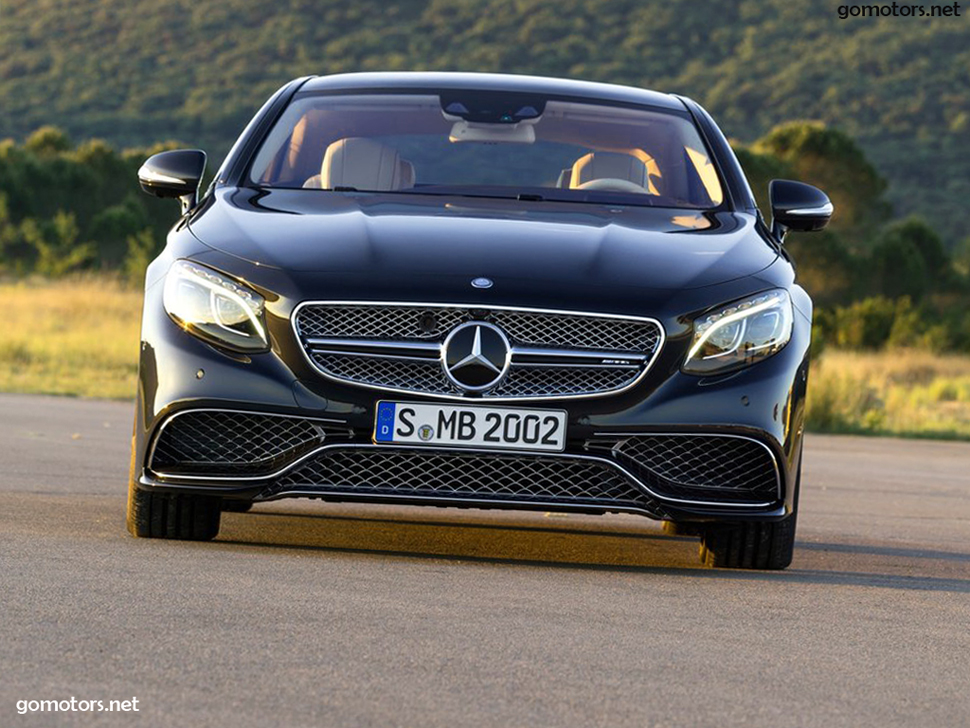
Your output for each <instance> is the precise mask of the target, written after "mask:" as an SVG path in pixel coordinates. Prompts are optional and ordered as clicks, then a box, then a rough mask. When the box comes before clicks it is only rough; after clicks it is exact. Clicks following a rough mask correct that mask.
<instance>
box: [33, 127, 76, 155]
mask: <svg viewBox="0 0 970 728" xmlns="http://www.w3.org/2000/svg"><path fill="white" fill-rule="evenodd" d="M24 146H25V147H26V148H27V149H29V150H30V151H32V152H34V154H40V155H54V154H59V153H61V152H66V151H68V150H69V149H70V148H71V140H70V138H69V137H68V136H67V134H66V133H64V131H63V130H61V129H58V128H57V127H56V126H42V127H40V129H38V130H37V131H35V132H34V133H33V134H31V135H30V136H29V137H27V141H26V142H25V143H24Z"/></svg>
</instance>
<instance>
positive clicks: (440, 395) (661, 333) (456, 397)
mask: <svg viewBox="0 0 970 728" xmlns="http://www.w3.org/2000/svg"><path fill="white" fill-rule="evenodd" d="M304 306H361V307H366V306H388V307H399V308H404V307H412V306H413V307H416V308H458V309H467V310H470V311H471V310H476V309H484V310H489V311H521V312H523V313H545V314H555V315H561V316H576V317H585V318H603V319H615V320H618V321H635V322H637V323H648V324H653V325H654V326H656V327H657V331H658V340H657V345H656V347H655V348H654V351H653V354H652V355H651V356H650V357H649V359H647V360H646V364H645V365H644V367H643V371H642V372H640V376H638V377H636V378H634V379H633V380H632V381H630V382H628V383H627V384H625V385H623V386H622V387H619V388H617V389H610V390H607V391H605V392H589V393H580V394H547V395H528V396H524V397H507V396H506V397H503V396H497V395H494V396H489V395H488V394H487V393H486V394H484V395H479V396H478V397H475V398H474V399H477V400H479V401H487V402H528V401H535V400H552V399H591V398H594V397H610V396H613V395H615V394H620V393H621V392H625V391H627V390H628V389H631V388H632V387H635V386H636V385H637V384H639V383H640V382H642V381H643V380H644V379H645V378H646V376H647V374H648V373H649V372H650V370H651V369H652V368H653V365H654V364H656V362H657V359H658V358H659V357H660V353H661V352H662V351H663V348H664V344H665V343H666V341H667V332H666V330H665V329H664V327H663V324H662V323H661V322H660V321H659V320H658V319H655V318H651V317H649V316H630V315H626V314H612V313H597V312H593V311H567V310H563V309H552V308H530V307H523V306H503V305H489V304H478V303H424V302H422V301H346V300H338V301H301V302H300V303H299V304H297V305H296V306H294V308H293V310H292V311H291V312H290V328H291V329H292V330H293V335H294V336H295V337H296V343H297V345H298V347H299V349H300V351H301V352H302V353H303V358H304V359H305V360H306V362H307V364H309V365H310V367H311V368H312V369H313V370H314V371H316V372H317V373H318V374H320V375H321V376H323V377H325V378H326V379H329V380H330V381H332V382H337V383H338V384H343V385H349V386H353V387H363V388H365V389H372V390H379V391H381V392H394V393H398V394H407V395H411V396H415V397H430V398H434V399H444V400H448V401H452V402H455V401H457V402H464V401H468V400H469V399H471V397H468V396H466V395H462V394H448V393H444V392H417V391H414V390H412V389H401V388H397V387H385V386H381V385H377V384H367V383H366V382H358V381H356V380H353V379H345V378H343V377H338V376H335V375H333V374H331V373H329V372H327V371H326V370H324V369H322V368H321V367H320V366H318V365H317V363H316V362H314V361H313V358H312V357H311V356H310V353H309V352H308V351H307V347H306V346H305V345H304V343H303V339H302V337H301V336H300V330H299V327H298V326H297V319H298V318H299V313H300V311H301V309H303V307H304ZM605 358H613V357H605ZM644 358H645V359H646V357H644Z"/></svg>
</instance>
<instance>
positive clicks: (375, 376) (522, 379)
mask: <svg viewBox="0 0 970 728" xmlns="http://www.w3.org/2000/svg"><path fill="white" fill-rule="evenodd" d="M469 321H485V322H489V323H491V324H493V325H495V326H497V327H499V328H500V329H501V330H502V331H504V332H505V334H506V335H507V337H508V339H509V342H510V343H511V345H512V347H513V351H514V350H515V349H516V347H520V348H522V349H523V350H529V352H530V356H531V357H532V358H531V359H530V360H528V361H519V360H518V359H516V357H515V355H513V359H512V366H511V369H510V370H509V373H508V375H507V376H506V377H505V379H504V380H503V381H501V382H499V383H498V384H497V385H496V386H495V387H494V388H493V389H492V390H490V391H486V392H483V393H481V396H482V397H483V398H486V399H487V398H489V397H503V398H541V397H569V396H580V395H592V394H604V393H609V392H613V391H617V390H620V389H623V388H625V387H627V386H630V385H631V384H632V383H634V382H635V381H636V380H637V379H638V378H639V377H640V375H641V374H642V373H643V371H644V369H645V368H646V367H647V366H648V363H649V362H650V361H652V360H653V358H654V357H655V356H656V355H657V353H658V352H659V348H660V344H661V341H662V339H663V332H662V330H661V328H660V326H659V325H658V324H657V323H655V322H653V321H648V320H639V319H623V318H616V317H611V316H605V315H604V316H595V315H588V314H573V313H560V312H547V311H524V310H511V309H484V308H483V309H478V308H472V307H463V306H421V305H399V306H396V305H388V304H379V303H375V304H340V303H334V304H324V303H320V304H310V305H304V306H302V307H301V308H300V310H299V311H298V313H297V315H296V318H295V325H296V331H297V333H298V335H299V336H300V338H301V342H302V344H303V346H304V348H305V349H306V351H307V353H308V355H309V356H310V359H311V361H312V362H313V364H314V365H315V366H316V367H317V368H318V369H319V370H320V371H322V372H323V373H325V374H327V375H329V376H331V377H335V378H337V379H340V380H343V381H347V382H352V383H358V384H366V385H368V386H372V387H383V388H387V389H396V390H403V391H407V392H420V393H425V394H440V395H449V396H455V395H460V394H461V391H460V390H458V389H457V388H456V387H455V386H454V385H453V384H452V383H451V382H450V381H449V379H448V378H447V377H446V376H445V374H444V371H443V369H442V365H441V363H440V361H439V357H437V356H436V355H435V350H434V349H432V350H431V353H430V356H427V355H425V357H424V360H420V358H418V359H416V358H415V357H413V356H394V355H393V351H391V352H388V353H390V354H392V355H387V353H386V354H385V355H384V356H377V355H375V354H374V353H368V351H367V350H365V348H364V347H365V346H366V345H367V343H368V342H370V343H371V345H372V346H373V345H374V344H375V343H379V342H391V343H396V344H402V343H407V342H414V343H416V344H422V345H423V346H424V347H427V346H428V345H429V344H432V345H433V344H439V345H441V344H443V342H444V340H445V339H446V337H447V336H448V334H449V332H451V331H452V330H453V329H454V328H455V327H456V326H459V325H461V324H463V323H466V322H469ZM311 340H315V341H314V342H313V343H311ZM328 340H329V341H331V342H332V341H339V347H340V352H339V353H338V352H335V351H334V350H333V346H332V345H329V346H328V344H327V341H328ZM355 341H359V342H361V347H362V348H361V349H360V350H356V349H354V345H353V342H355ZM543 350H545V351H547V352H549V354H548V356H546V357H545V358H544V357H543V355H542V352H543ZM425 351H427V349H425ZM563 351H566V352H588V353H589V354H592V356H591V357H590V358H591V359H592V361H591V362H590V366H582V365H579V366H575V365H574V366H564V365H563V360H562V356H561V355H560V358H559V359H558V360H557V359H556V357H555V356H553V354H554V353H555V352H563ZM536 352H538V353H536ZM589 354H587V356H589ZM624 355H625V356H627V357H628V359H627V361H626V362H625V363H624V362H622V361H621V362H619V363H617V362H616V361H615V358H616V357H617V356H621V357H622V356H624ZM599 357H602V359H600V358H599ZM583 364H585V362H583ZM631 364H632V366H631ZM530 365H539V366H530Z"/></svg>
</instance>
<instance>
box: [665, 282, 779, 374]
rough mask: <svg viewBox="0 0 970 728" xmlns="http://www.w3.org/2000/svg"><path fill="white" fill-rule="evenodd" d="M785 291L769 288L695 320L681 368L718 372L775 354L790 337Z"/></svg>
mask: <svg viewBox="0 0 970 728" xmlns="http://www.w3.org/2000/svg"><path fill="white" fill-rule="evenodd" d="M791 330H792V304H791V299H790V298H789V297H788V293H787V292H785V291H782V290H776V291H768V292H767V293H762V294H760V295H758V296H754V297H752V298H747V299H745V300H743V301H738V302H736V303H732V304H731V305H730V306H725V307H724V308H722V309H721V310H720V311H717V312H715V313H712V314H709V315H707V316H702V317H701V318H699V319H697V320H696V321H694V342H693V344H692V345H691V347H690V352H689V353H688V354H687V361H685V362H684V366H683V371H685V372H687V373H688V374H711V373H721V372H724V371H728V370H731V369H739V368H740V367H744V366H747V365H749V364H753V363H754V362H756V361H760V360H762V359H766V358H768V357H769V356H771V355H773V354H777V353H778V352H779V351H781V349H782V348H783V347H784V346H785V344H787V343H788V340H789V339H791Z"/></svg>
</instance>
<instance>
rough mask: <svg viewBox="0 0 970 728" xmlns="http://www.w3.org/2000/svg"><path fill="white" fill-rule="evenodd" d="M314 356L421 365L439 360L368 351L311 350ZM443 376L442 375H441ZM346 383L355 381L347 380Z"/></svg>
mask: <svg viewBox="0 0 970 728" xmlns="http://www.w3.org/2000/svg"><path fill="white" fill-rule="evenodd" d="M311 351H313V353H314V354H329V355H331V356H354V357H361V358H367V359H388V360H390V361H416V362H420V363H423V364H438V363H439V362H440V361H441V360H440V359H438V358H437V357H435V358H434V359H432V358H431V357H427V356H413V355H411V354H372V353H371V352H369V351H344V350H341V349H312V350H311ZM442 376H444V375H442ZM347 381H348V382H356V380H353V379H348V380H347Z"/></svg>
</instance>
